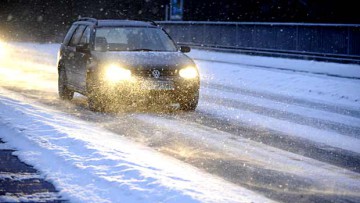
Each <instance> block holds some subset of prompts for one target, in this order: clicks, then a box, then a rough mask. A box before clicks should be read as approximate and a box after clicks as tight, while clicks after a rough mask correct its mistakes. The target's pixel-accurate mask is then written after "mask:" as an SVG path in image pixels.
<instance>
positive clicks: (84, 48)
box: [76, 44, 90, 53]
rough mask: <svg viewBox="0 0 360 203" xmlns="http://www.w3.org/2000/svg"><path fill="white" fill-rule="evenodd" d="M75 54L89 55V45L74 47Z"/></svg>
mask: <svg viewBox="0 0 360 203" xmlns="http://www.w3.org/2000/svg"><path fill="white" fill-rule="evenodd" d="M76 52H82V53H90V48H89V44H79V45H77V46H76Z"/></svg>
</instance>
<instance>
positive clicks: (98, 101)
mask: <svg viewBox="0 0 360 203" xmlns="http://www.w3.org/2000/svg"><path fill="white" fill-rule="evenodd" d="M94 79H95V78H92V77H91V75H89V76H88V80H87V84H86V87H87V100H88V106H89V109H90V110H91V111H94V112H105V111H106V108H105V107H106V105H105V102H104V98H103V96H102V94H101V93H100V91H99V88H98V87H96V85H95V83H96V82H95V81H94Z"/></svg>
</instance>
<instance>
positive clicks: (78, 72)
mask: <svg viewBox="0 0 360 203" xmlns="http://www.w3.org/2000/svg"><path fill="white" fill-rule="evenodd" d="M90 33H91V27H90V26H87V27H86V28H85V30H84V32H83V34H82V36H81V38H80V41H79V43H78V45H81V46H87V47H90ZM74 57H75V59H76V60H75V61H74V63H75V64H74V66H75V68H74V69H73V71H74V77H75V78H74V80H75V81H74V82H75V83H76V84H75V85H76V87H78V88H79V89H80V90H81V91H85V90H86V73H87V66H86V65H87V64H88V61H89V58H90V53H89V52H84V51H76V52H75V55H74Z"/></svg>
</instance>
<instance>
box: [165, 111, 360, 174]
mask: <svg viewBox="0 0 360 203" xmlns="http://www.w3.org/2000/svg"><path fill="white" fill-rule="evenodd" d="M170 117H171V118H172V116H170ZM176 118H177V119H179V120H185V121H191V122H195V123H198V124H200V125H204V126H208V127H211V128H214V129H217V130H220V131H223V132H227V133H231V134H233V135H235V136H239V137H243V138H246V139H249V140H252V141H256V142H259V143H262V144H266V145H269V146H272V147H275V148H278V149H282V150H285V151H288V152H292V153H295V154H298V155H301V156H305V157H309V158H312V159H315V160H318V161H322V162H326V163H329V164H332V165H335V166H339V167H341V168H345V169H348V170H351V171H354V172H357V173H360V154H357V153H355V152H351V151H348V150H344V149H340V148H335V147H331V146H328V145H325V144H320V143H315V142H311V141H309V140H305V139H303V138H299V137H295V136H290V135H287V134H284V133H282V132H278V131H275V130H270V129H264V128H261V127H259V128H254V127H253V126H249V125H247V124H245V123H240V122H232V121H230V120H227V119H226V118H222V117H220V116H216V115H212V114H209V113H207V112H203V111H196V112H195V113H193V114H179V115H177V116H176Z"/></svg>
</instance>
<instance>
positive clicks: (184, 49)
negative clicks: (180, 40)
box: [180, 46, 191, 53]
mask: <svg viewBox="0 0 360 203" xmlns="http://www.w3.org/2000/svg"><path fill="white" fill-rule="evenodd" d="M180 51H181V52H182V53H189V52H190V51H191V48H190V47H188V46H180Z"/></svg>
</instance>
